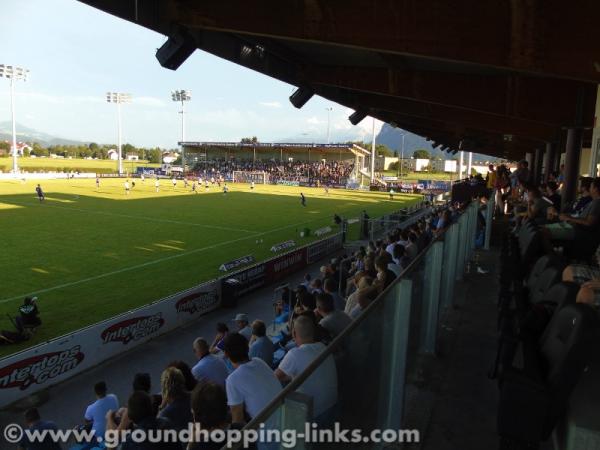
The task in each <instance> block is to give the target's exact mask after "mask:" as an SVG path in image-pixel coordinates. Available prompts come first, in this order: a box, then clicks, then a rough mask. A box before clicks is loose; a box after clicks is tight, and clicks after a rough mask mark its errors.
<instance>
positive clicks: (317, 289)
mask: <svg viewBox="0 0 600 450" xmlns="http://www.w3.org/2000/svg"><path fill="white" fill-rule="evenodd" d="M323 267H325V266H323ZM310 287H311V294H313V295H318V294H321V293H322V292H323V282H322V281H321V279H320V278H315V279H314V280H313V282H312V284H311V285H310Z"/></svg>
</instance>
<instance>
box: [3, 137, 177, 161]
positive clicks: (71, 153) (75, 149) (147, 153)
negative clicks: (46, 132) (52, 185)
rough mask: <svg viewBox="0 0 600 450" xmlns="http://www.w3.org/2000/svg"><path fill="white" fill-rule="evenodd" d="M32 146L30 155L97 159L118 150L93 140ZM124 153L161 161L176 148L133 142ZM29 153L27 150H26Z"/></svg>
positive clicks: (6, 143)
mask: <svg viewBox="0 0 600 450" xmlns="http://www.w3.org/2000/svg"><path fill="white" fill-rule="evenodd" d="M30 146H31V151H30V152H29V156H36V157H38V158H39V157H42V156H46V157H48V156H50V155H57V156H62V157H65V158H69V157H71V158H97V159H108V151H109V150H116V146H115V145H106V144H96V143H95V142H91V143H90V144H87V145H86V144H81V145H49V146H44V145H41V144H39V143H37V142H34V143H33V144H31V145H30ZM10 147H11V144H10V143H9V142H0V150H5V151H6V152H7V153H8V152H9V151H10ZM121 151H122V155H123V159H125V158H126V157H127V155H128V154H132V155H137V156H138V158H139V159H143V160H147V161H148V162H150V163H161V162H162V155H163V153H165V152H167V151H176V150H167V149H163V148H160V147H154V148H144V147H135V146H134V145H131V144H124V145H123V146H122V149H121ZM26 153H27V152H26Z"/></svg>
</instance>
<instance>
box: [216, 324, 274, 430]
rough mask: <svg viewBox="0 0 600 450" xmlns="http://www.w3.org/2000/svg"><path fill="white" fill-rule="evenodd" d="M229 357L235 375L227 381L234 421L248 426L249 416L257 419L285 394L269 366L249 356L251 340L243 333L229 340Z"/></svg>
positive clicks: (232, 336)
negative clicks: (278, 396)
mask: <svg viewBox="0 0 600 450" xmlns="http://www.w3.org/2000/svg"><path fill="white" fill-rule="evenodd" d="M225 355H226V356H227V358H229V360H230V361H231V362H232V364H233V367H234V369H235V370H234V371H233V372H232V373H231V374H230V375H229V376H228V377H227V380H225V388H226V391H227V404H228V405H229V407H230V409H231V421H232V422H234V423H244V422H245V415H246V414H247V415H248V416H249V417H250V418H252V417H255V416H256V415H257V414H258V413H259V412H260V411H261V410H262V409H263V408H264V407H265V406H267V404H268V403H269V402H270V401H271V400H273V398H275V396H276V395H277V394H279V392H280V391H281V384H280V383H279V381H278V379H277V377H276V376H275V374H274V373H273V371H272V370H271V368H270V367H269V366H267V364H266V363H265V362H264V361H263V360H262V359H259V358H252V359H250V358H249V356H248V340H247V339H246V338H244V336H242V335H241V334H239V333H231V334H230V335H228V336H227V338H226V339H225Z"/></svg>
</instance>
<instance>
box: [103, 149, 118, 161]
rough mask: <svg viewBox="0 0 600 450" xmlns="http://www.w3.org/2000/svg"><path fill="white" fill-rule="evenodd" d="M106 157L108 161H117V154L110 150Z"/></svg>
mask: <svg viewBox="0 0 600 450" xmlns="http://www.w3.org/2000/svg"><path fill="white" fill-rule="evenodd" d="M106 156H107V157H108V159H112V160H113V161H117V160H118V159H119V152H118V151H116V150H114V149H112V148H111V149H110V150H109V151H108V152H107V153H106Z"/></svg>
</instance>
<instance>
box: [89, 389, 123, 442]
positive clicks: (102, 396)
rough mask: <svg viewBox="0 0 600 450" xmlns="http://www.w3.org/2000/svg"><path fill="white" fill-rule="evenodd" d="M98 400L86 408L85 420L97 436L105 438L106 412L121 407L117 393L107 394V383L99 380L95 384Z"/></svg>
mask: <svg viewBox="0 0 600 450" xmlns="http://www.w3.org/2000/svg"><path fill="white" fill-rule="evenodd" d="M94 393H95V394H96V401H95V402H94V403H92V404H91V405H89V406H88V407H87V409H86V410H85V415H84V418H85V422H86V425H88V426H90V428H91V430H92V431H93V433H94V436H95V437H96V438H104V432H105V431H106V414H107V413H108V411H111V410H112V411H116V410H118V409H119V400H118V399H117V396H116V395H115V394H107V388H106V383H105V382H104V381H99V382H98V383H96V384H95V385H94Z"/></svg>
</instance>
